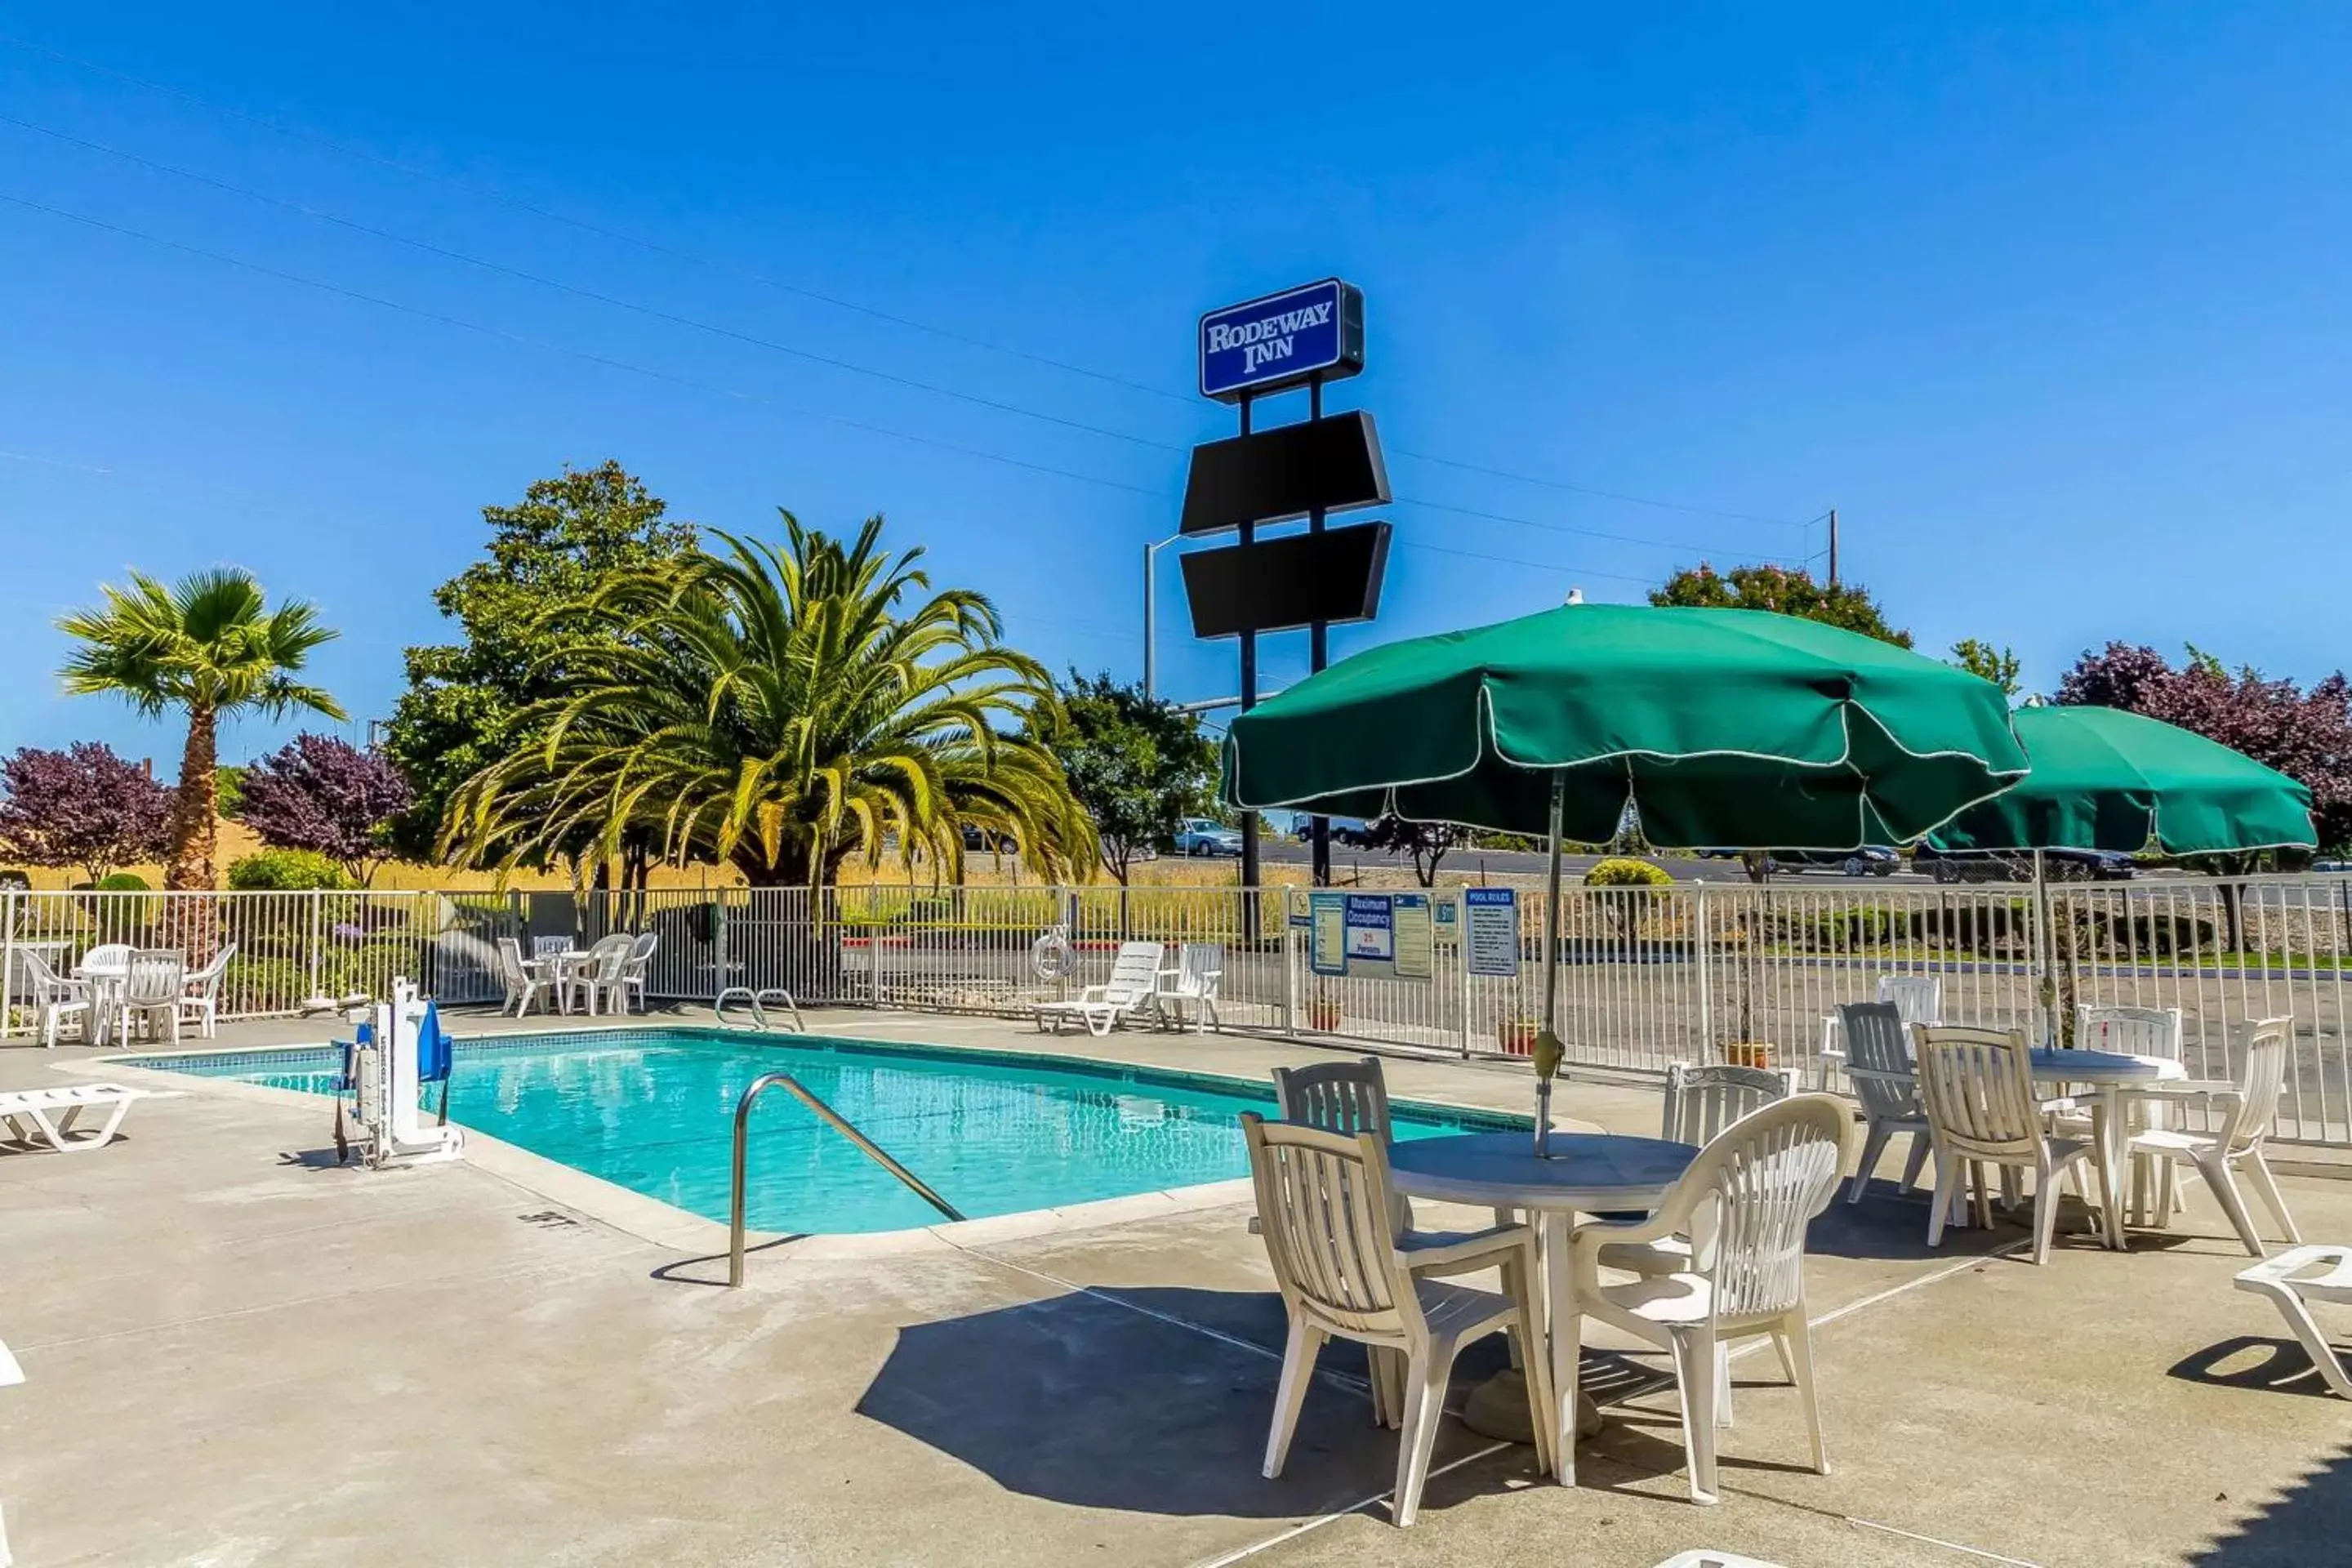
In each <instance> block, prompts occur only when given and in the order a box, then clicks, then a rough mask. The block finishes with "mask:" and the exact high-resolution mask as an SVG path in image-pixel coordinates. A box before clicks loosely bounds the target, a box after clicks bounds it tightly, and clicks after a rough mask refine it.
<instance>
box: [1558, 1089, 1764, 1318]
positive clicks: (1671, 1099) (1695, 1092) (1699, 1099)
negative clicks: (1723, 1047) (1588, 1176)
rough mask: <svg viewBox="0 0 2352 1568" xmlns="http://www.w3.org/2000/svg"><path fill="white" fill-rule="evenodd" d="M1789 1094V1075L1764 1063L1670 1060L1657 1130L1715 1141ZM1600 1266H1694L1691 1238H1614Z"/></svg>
mask: <svg viewBox="0 0 2352 1568" xmlns="http://www.w3.org/2000/svg"><path fill="white" fill-rule="evenodd" d="M1788 1098H1789V1080H1788V1079H1787V1078H1786V1077H1784V1076H1783V1075H1781V1074H1780V1073H1777V1072H1768V1071H1766V1070H1765V1069H1764V1068H1741V1067H1724V1066H1707V1067H1694V1066H1693V1065H1692V1064H1690V1063H1689V1062H1670V1063H1668V1064H1667V1066H1666V1101H1665V1110H1664V1113H1663V1114H1662V1115H1661V1116H1660V1117H1659V1121H1658V1136H1659V1137H1661V1138H1663V1139H1664V1140H1665V1141H1666V1142H1669V1143H1696V1144H1701V1145H1705V1144H1707V1143H1712V1142H1715V1140H1716V1139H1717V1136H1719V1135H1720V1134H1721V1133H1722V1132H1723V1131H1724V1130H1725V1129H1726V1128H1727V1127H1729V1126H1730V1125H1731V1124H1732V1123H1733V1122H1735V1121H1739V1120H1740V1119H1741V1118H1743V1117H1746V1116H1749V1115H1752V1114H1754V1113H1755V1112H1757V1111H1759V1110H1763V1109H1764V1107H1766V1106H1768V1105H1777V1104H1779V1103H1780V1101H1781V1100H1786V1099H1788ZM1596 1217H1597V1218H1600V1219H1604V1220H1610V1221H1613V1222H1616V1223H1619V1224H1625V1223H1630V1222H1632V1221H1634V1220H1638V1219H1643V1218H1645V1217H1647V1216H1645V1215H1641V1214H1604V1215H1597V1216H1596ZM1690 1266H1691V1244H1690V1238H1689V1237H1685V1236H1670V1237H1663V1238H1662V1239H1660V1240H1657V1241H1648V1242H1631V1241H1627V1242H1614V1243H1612V1244H1611V1245H1610V1246H1608V1247H1603V1248H1602V1249H1601V1267H1602V1268H1624V1269H1629V1270H1631V1271H1632V1272H1633V1273H1635V1274H1672V1273H1675V1272H1676V1271H1677V1270H1679V1269H1685V1268H1689V1267H1690Z"/></svg>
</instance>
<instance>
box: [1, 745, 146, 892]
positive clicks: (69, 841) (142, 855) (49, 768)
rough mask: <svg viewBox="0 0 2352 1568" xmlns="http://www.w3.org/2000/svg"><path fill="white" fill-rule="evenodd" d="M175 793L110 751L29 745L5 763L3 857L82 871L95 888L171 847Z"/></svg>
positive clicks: (110, 748) (96, 746)
mask: <svg viewBox="0 0 2352 1568" xmlns="http://www.w3.org/2000/svg"><path fill="white" fill-rule="evenodd" d="M171 824H172V790H171V787H170V786H169V785H167V784H157V783H156V782H155V780H154V778H153V777H152V775H150V774H149V773H148V772H147V770H146V769H145V768H143V767H142V766H140V765H139V764H138V763H133V762H131V761H129V760H128V759H126V758H123V757H120V756H117V755H116V754H115V752H114V750H113V748H112V747H110V746H104V745H100V744H99V743H98V742H94V741H79V742H75V743H74V744H73V745H71V746H68V747H67V748H66V749H65V750H64V751H62V752H44V751H37V750H36V749H34V748H33V747H30V746H27V747H26V748H25V749H24V750H22V751H20V752H16V755H14V756H12V757H10V758H8V759H7V760H6V761H5V762H0V857H5V858H9V859H13V860H22V861H25V862H26V863H28V864H30V865H35V866H79V867H80V868H82V869H83V870H84V871H86V872H88V873H89V879H90V880H91V881H92V882H93V883H95V882H98V881H100V880H102V879H104V878H105V877H106V875H107V873H108V872H110V871H112V870H115V869H116V868H119V867H123V866H130V865H136V864H137V863H139V862H141V861H144V860H156V859H160V858H162V857H163V854H164V853H165V852H166V851H167V850H169V849H170V847H171V837H172V834H171Z"/></svg>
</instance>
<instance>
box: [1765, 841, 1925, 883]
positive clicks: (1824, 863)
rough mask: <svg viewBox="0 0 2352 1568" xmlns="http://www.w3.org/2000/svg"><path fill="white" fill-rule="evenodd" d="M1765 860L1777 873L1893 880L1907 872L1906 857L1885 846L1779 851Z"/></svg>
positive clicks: (1872, 845)
mask: <svg viewBox="0 0 2352 1568" xmlns="http://www.w3.org/2000/svg"><path fill="white" fill-rule="evenodd" d="M1765 859H1766V863H1767V867H1768V868H1769V869H1771V870H1774V871H1799V870H1805V869H1808V868H1830V867H1833V868H1836V869H1838V870H1840V871H1843V872H1844V873H1845V874H1846V875H1847V876H1849V877H1891V876H1893V875H1894V874H1895V872H1897V871H1900V870H1901V869H1903V857H1902V856H1900V855H1897V854H1896V853H1895V851H1894V850H1892V849H1889V848H1888V847H1886V846H1885V845H1884V844H1865V845H1864V846H1863V847H1861V848H1859V849H1775V850H1773V851H1772V852H1771V853H1770V854H1769V855H1768V856H1767V857H1765Z"/></svg>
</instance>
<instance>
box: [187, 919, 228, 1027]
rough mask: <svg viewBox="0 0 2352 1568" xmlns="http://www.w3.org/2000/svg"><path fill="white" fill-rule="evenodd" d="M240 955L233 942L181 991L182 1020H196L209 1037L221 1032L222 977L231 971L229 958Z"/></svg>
mask: <svg viewBox="0 0 2352 1568" xmlns="http://www.w3.org/2000/svg"><path fill="white" fill-rule="evenodd" d="M235 957H236V943H235V942H230V943H229V944H228V945H227V946H226V947H224V948H222V949H221V950H220V951H219V952H216V953H214V954H213V961H212V962H211V963H207V964H205V966H204V967H203V968H202V969H199V970H197V971H195V972H194V973H192V974H190V975H189V976H188V978H187V983H186V984H184V986H183V987H182V988H181V991H180V1021H181V1022H182V1023H190V1022H193V1023H194V1025H195V1026H196V1033H198V1034H199V1035H201V1036H203V1037H205V1039H207V1040H209V1039H211V1038H213V1037H215V1035H217V1034H219V1033H220V989H221V977H222V976H223V975H225V974H226V973H228V961H229V960H230V959H232V958H235Z"/></svg>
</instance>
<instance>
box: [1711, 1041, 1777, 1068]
mask: <svg viewBox="0 0 2352 1568" xmlns="http://www.w3.org/2000/svg"><path fill="white" fill-rule="evenodd" d="M1723 1059H1724V1060H1725V1061H1726V1062H1727V1063H1728V1064H1729V1065H1731V1066H1732V1067H1736V1068H1763V1069H1764V1070H1766V1071H1768V1072H1769V1071H1770V1070H1771V1067H1772V1047H1770V1046H1769V1044H1767V1043H1766V1042H1764V1041H1762V1040H1733V1041H1731V1042H1730V1043H1729V1044H1727V1045H1726V1046H1725V1047H1723Z"/></svg>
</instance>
